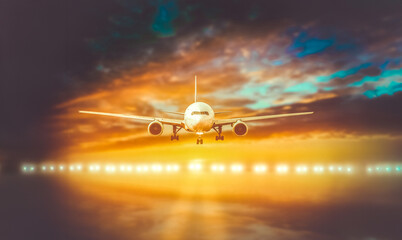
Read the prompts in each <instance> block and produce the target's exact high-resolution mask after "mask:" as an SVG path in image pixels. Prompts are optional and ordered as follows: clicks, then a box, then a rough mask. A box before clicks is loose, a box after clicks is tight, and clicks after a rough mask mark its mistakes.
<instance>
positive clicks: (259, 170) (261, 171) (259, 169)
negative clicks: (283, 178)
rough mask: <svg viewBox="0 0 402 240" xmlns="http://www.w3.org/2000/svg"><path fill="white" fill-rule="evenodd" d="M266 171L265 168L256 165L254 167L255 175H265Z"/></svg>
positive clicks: (264, 166)
mask: <svg viewBox="0 0 402 240" xmlns="http://www.w3.org/2000/svg"><path fill="white" fill-rule="evenodd" d="M266 171H267V166H266V165H262V164H258V165H255V166H254V172H256V173H265V172H266Z"/></svg>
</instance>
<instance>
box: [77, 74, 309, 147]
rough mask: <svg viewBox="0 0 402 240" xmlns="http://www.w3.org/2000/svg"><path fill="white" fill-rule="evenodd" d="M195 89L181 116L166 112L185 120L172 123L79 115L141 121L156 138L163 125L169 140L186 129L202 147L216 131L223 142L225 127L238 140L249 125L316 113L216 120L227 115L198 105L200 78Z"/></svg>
mask: <svg viewBox="0 0 402 240" xmlns="http://www.w3.org/2000/svg"><path fill="white" fill-rule="evenodd" d="M194 81H195V87H194V103H192V104H191V105H190V106H188V107H187V109H186V111H185V112H184V113H182V112H167V113H172V114H178V115H182V116H183V119H172V118H162V117H149V116H136V115H131V114H118V113H105V112H94V111H82V110H80V111H78V112H79V113H86V114H95V115H103V116H111V117H119V118H129V119H134V120H140V121H141V120H142V121H146V122H150V123H149V124H148V133H149V134H151V135H153V136H159V135H161V134H162V133H163V125H172V126H173V135H172V136H170V140H171V141H173V140H177V141H178V140H179V136H178V135H177V133H178V132H179V131H180V130H181V129H184V130H186V131H188V132H194V133H196V134H197V135H198V138H197V144H203V139H202V135H203V134H204V133H207V132H209V131H211V130H214V131H215V132H216V133H217V134H218V135H217V136H216V137H215V140H216V141H218V140H222V141H223V140H224V136H223V135H222V127H223V126H225V125H231V126H232V128H233V132H234V133H235V134H236V135H237V136H244V135H246V134H247V132H248V126H247V125H246V122H251V121H258V120H265V119H272V118H280V117H291V116H300V115H307V114H313V113H314V112H298V113H285V114H276V115H264V116H253V117H236V118H228V119H215V115H216V114H221V113H225V112H214V111H213V110H212V108H211V106H209V105H208V104H206V103H204V102H198V101H197V76H195V79H194Z"/></svg>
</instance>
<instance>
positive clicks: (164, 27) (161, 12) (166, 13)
mask: <svg viewBox="0 0 402 240" xmlns="http://www.w3.org/2000/svg"><path fill="white" fill-rule="evenodd" d="M178 16H179V10H178V8H177V5H176V3H175V2H174V1H167V2H163V1H158V9H157V12H156V15H155V19H154V22H153V23H152V25H151V27H152V30H153V31H155V32H157V33H158V34H159V35H160V36H161V37H169V36H173V35H174V34H175V29H174V27H173V24H172V21H173V20H174V19H176V18H177V17H178Z"/></svg>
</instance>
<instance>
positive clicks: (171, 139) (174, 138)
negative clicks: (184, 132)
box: [170, 126, 182, 141]
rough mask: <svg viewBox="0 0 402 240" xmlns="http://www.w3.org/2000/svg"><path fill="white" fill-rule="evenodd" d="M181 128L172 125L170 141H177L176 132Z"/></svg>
mask: <svg viewBox="0 0 402 240" xmlns="http://www.w3.org/2000/svg"><path fill="white" fill-rule="evenodd" d="M181 129H182V127H177V126H173V135H172V136H170V141H173V140H177V141H179V136H178V135H177V133H178V132H179V131H180V130H181Z"/></svg>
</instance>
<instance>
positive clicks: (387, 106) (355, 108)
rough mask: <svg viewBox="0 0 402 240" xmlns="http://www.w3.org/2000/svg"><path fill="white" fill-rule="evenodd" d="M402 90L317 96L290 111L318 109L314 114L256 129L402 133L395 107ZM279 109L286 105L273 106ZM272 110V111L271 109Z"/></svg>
mask: <svg viewBox="0 0 402 240" xmlns="http://www.w3.org/2000/svg"><path fill="white" fill-rule="evenodd" d="M401 102H402V93H396V94H395V95H393V96H389V95H382V96H380V97H378V98H374V99H369V98H367V97H365V96H359V97H354V96H344V97H335V98H330V99H323V100H317V101H314V102H311V103H306V104H303V103H297V104H293V105H291V110H288V111H289V112H298V111H307V110H308V111H314V115H309V116H306V117H300V118H299V121H294V119H291V118H283V119H278V120H277V124H276V125H275V126H274V127H272V126H267V127H266V130H265V128H263V127H260V128H261V129H260V130H257V131H255V132H256V133H261V134H266V132H271V133H278V132H289V133H297V132H299V133H303V132H311V131H322V132H331V131H333V132H340V133H344V134H358V135H365V134H367V135H370V134H384V135H389V136H395V137H397V136H400V135H401V134H402V126H401V124H400V122H401V121H402V113H401V112H400V111H395V109H398V108H400V107H402V106H401ZM270 110H275V112H277V113H281V112H283V109H282V107H277V108H271V109H270ZM270 113H272V112H270Z"/></svg>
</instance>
